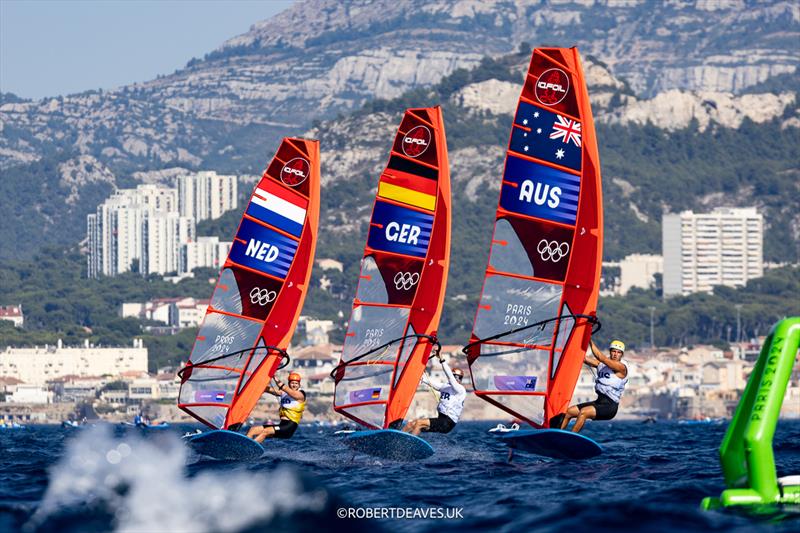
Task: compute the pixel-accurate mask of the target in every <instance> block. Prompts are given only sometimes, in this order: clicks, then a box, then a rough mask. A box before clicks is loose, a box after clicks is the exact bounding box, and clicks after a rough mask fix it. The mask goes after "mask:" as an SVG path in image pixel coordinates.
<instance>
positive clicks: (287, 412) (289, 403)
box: [247, 372, 306, 442]
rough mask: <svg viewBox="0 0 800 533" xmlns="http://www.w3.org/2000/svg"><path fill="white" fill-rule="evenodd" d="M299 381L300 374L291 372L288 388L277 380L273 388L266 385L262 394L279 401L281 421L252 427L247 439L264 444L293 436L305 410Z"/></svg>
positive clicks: (304, 395) (304, 399)
mask: <svg viewBox="0 0 800 533" xmlns="http://www.w3.org/2000/svg"><path fill="white" fill-rule="evenodd" d="M300 379H301V377H300V374H298V373H297V372H292V373H290V374H289V379H288V380H287V381H288V382H289V385H288V386H287V385H286V384H285V383H282V382H281V381H279V380H277V379H276V380H275V387H273V386H272V385H267V388H266V389H264V392H265V393H269V394H272V395H273V396H278V397H280V399H281V400H280V401H281V406H280V408H279V410H278V414H279V416H280V418H281V421H280V423H279V424H271V425H267V424H264V425H263V426H253V427H251V428H250V430H249V431H248V432H247V436H248V437H250V438H251V439H254V440H255V441H256V442H264V440H265V439H273V438H274V439H288V438H291V437H292V435H294V432H295V431H297V426H298V425H299V424H300V419H301V418H303V411H305V409H306V392H305V391H304V390H302V389H301V388H300Z"/></svg>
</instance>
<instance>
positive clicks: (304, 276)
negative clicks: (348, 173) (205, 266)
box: [178, 138, 320, 429]
mask: <svg viewBox="0 0 800 533" xmlns="http://www.w3.org/2000/svg"><path fill="white" fill-rule="evenodd" d="M319 182H320V173H319V142H317V141H308V140H304V139H289V138H286V139H284V140H283V142H282V143H281V145H280V147H279V148H278V152H277V154H276V155H275V158H274V159H273V160H272V162H271V163H270V165H269V166H268V167H267V170H266V171H264V175H263V176H262V178H261V180H260V181H259V182H258V184H257V185H256V187H255V189H254V190H253V194H252V195H251V197H250V201H249V202H248V204H247V207H246V209H245V212H244V214H243V215H242V220H241V222H240V223H239V229H238V230H237V231H236V235H235V237H234V240H233V245H232V247H231V251H230V254H229V255H228V258H227V259H226V261H225V264H224V265H223V267H222V271H221V272H220V276H219V280H218V281H217V285H216V288H215V289H214V294H213V296H212V298H211V305H209V307H208V311H207V312H206V315H205V318H204V319H203V323H202V325H201V326H200V330H199V331H198V333H197V339H196V340H195V344H194V348H193V349H192V353H191V356H190V357H189V362H188V363H187V365H186V367H185V368H183V369H182V370H181V372H180V376H181V379H182V381H181V390H180V394H179V396H178V407H180V408H181V409H183V410H184V411H186V412H187V413H189V414H190V415H192V416H193V417H194V418H196V419H197V420H199V421H200V422H203V423H204V424H206V425H207V426H209V427H212V428H221V429H228V428H231V429H236V428H237V427H239V426H240V425H241V424H242V422H244V421H245V420H246V419H247V417H248V416H249V414H250V412H251V411H252V410H253V408H254V407H255V405H256V403H257V402H258V400H259V398H260V397H261V395H262V394H263V392H264V388H265V387H266V385H267V384H268V383H269V380H270V379H271V378H272V376H274V375H275V371H276V370H278V368H280V367H281V366H282V365H283V366H285V364H287V363H288V360H289V359H288V355H287V354H286V348H287V347H288V346H289V342H290V341H291V338H292V334H293V333H294V330H295V326H296V325H297V319H298V317H299V315H300V310H301V309H302V307H303V302H304V300H305V297H306V292H307V289H308V280H309V277H310V276H311V267H312V265H313V262H314V250H315V248H316V242H317V226H318V221H319Z"/></svg>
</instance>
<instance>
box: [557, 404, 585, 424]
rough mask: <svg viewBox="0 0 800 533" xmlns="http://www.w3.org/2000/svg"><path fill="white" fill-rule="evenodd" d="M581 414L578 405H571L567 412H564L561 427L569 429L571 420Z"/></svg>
mask: <svg viewBox="0 0 800 533" xmlns="http://www.w3.org/2000/svg"><path fill="white" fill-rule="evenodd" d="M579 414H581V410H580V409H578V406H577V405H571V406H570V407H569V409H567V412H566V413H564V420H563V421H562V422H561V429H567V426H568V425H569V421H570V420H572V419H573V418H575V417H577V416H578V415H579Z"/></svg>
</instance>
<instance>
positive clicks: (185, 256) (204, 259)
mask: <svg viewBox="0 0 800 533" xmlns="http://www.w3.org/2000/svg"><path fill="white" fill-rule="evenodd" d="M232 245H233V243H232V242H229V241H222V242H220V240H219V238H218V237H198V238H197V239H196V240H195V241H194V242H187V243H186V244H184V245H182V246H181V261H180V269H179V270H178V273H179V274H185V273H187V272H191V271H192V270H194V269H195V268H198V267H211V268H217V269H219V268H221V267H222V264H223V263H224V262H225V258H226V257H228V253H229V252H230V251H231V246H232Z"/></svg>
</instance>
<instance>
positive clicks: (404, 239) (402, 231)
mask: <svg viewBox="0 0 800 533" xmlns="http://www.w3.org/2000/svg"><path fill="white" fill-rule="evenodd" d="M420 231H421V230H420V229H419V226H414V225H412V224H398V223H397V222H389V223H388V224H386V240H387V241H392V242H394V241H397V242H400V243H403V244H414V245H416V244H417V238H418V237H419V233H420Z"/></svg>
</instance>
